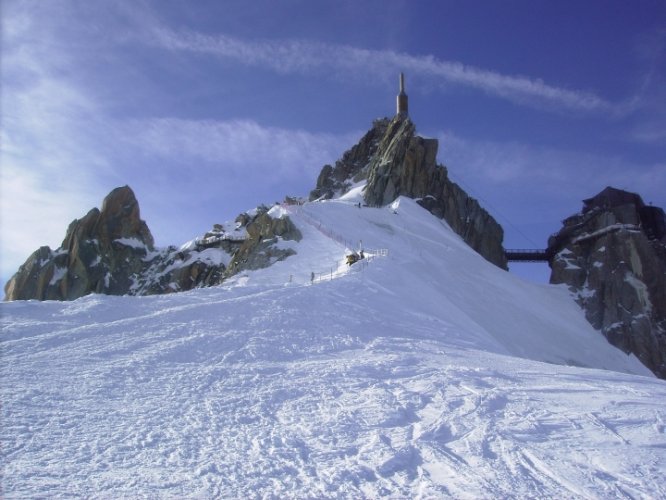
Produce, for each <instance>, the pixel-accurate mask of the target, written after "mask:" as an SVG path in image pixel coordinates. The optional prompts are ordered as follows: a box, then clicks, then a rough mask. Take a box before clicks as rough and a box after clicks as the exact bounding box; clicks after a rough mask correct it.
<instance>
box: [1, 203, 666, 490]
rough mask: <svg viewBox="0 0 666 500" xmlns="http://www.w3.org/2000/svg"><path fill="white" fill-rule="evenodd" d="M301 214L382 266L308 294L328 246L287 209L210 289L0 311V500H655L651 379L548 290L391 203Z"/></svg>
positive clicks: (658, 450) (656, 440) (562, 294)
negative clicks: (251, 259) (285, 218)
mask: <svg viewBox="0 0 666 500" xmlns="http://www.w3.org/2000/svg"><path fill="white" fill-rule="evenodd" d="M352 201H353V200H352ZM303 210H304V211H305V212H306V213H307V214H308V215H309V216H310V217H311V218H313V219H316V220H318V221H320V222H321V223H322V224H323V225H325V226H326V227H329V228H331V229H333V230H335V232H336V233H337V234H341V235H344V236H345V238H346V239H349V240H350V241H356V240H363V245H364V246H367V247H372V248H388V249H389V254H388V256H386V257H377V258H375V259H374V260H373V261H372V262H370V263H369V265H367V266H366V267H365V268H364V269H363V270H362V271H358V272H354V269H355V267H356V265H354V266H352V267H351V268H348V267H346V268H345V267H343V268H342V269H344V270H345V272H341V273H339V274H338V275H337V277H336V278H334V279H333V280H331V281H326V282H321V283H316V284H311V283H310V281H309V275H310V272H311V270H316V269H317V268H318V267H317V266H319V265H320V264H321V262H323V261H326V262H327V261H328V260H332V261H334V262H337V261H341V260H342V259H343V258H344V254H345V252H346V250H347V249H346V248H344V247H343V246H342V245H340V244H339V243H338V242H336V241H332V240H331V239H330V238H327V237H326V236H325V235H324V234H322V233H321V232H320V231H317V230H316V229H315V228H314V227H313V226H312V225H311V224H308V223H306V222H305V221H303V220H301V219H299V217H298V215H297V214H296V215H292V219H293V221H294V223H295V224H296V225H297V226H298V227H299V229H300V230H301V232H302V233H303V236H304V238H303V240H302V241H301V242H300V243H299V244H298V245H297V246H296V247H295V248H296V250H297V252H298V255H296V256H293V257H290V258H288V259H286V260H285V261H282V262H278V263H276V264H275V265H274V266H272V267H271V268H268V269H265V270H261V271H255V272H252V273H247V274H245V275H243V276H239V277H238V278H237V279H236V280H234V281H232V282H230V283H229V284H227V285H226V286H221V287H215V288H209V289H200V290H194V291H191V292H185V293H181V294H174V295H165V296H154V297H104V296H88V297H84V298H82V299H79V300H77V301H73V302H69V303H55V302H45V303H38V302H13V303H5V304H2V305H1V306H0V307H1V309H0V311H1V312H2V318H1V321H2V323H1V325H2V331H1V333H0V348H1V349H2V350H1V358H2V364H1V368H0V398H1V400H2V402H3V404H2V426H0V444H1V448H0V464H1V466H2V494H3V496H5V497H7V498H24V497H41V496H49V497H91V496H94V497H98V496H103V497H108V496H112V497H132V498H141V497H150V498H155V497H159V498H174V497H187V498H191V497H224V498H304V497H309V498H312V497H315V498H333V497H335V498H340V497H342V498H359V497H361V498H375V497H379V496H389V497H394V498H401V497H416V498H432V497H455V498H480V497H481V498H489V497H493V498H495V497H500V498H501V497H518V498H527V497H529V498H533V497H564V498H572V497H576V498H578V497H583V498H616V497H627V496H629V497H634V498H660V497H662V498H663V497H666V486H665V485H666V403H665V402H666V384H665V383H664V382H663V381H660V380H657V379H655V378H654V377H651V376H647V375H649V373H648V372H647V370H646V369H644V368H643V367H642V365H640V363H639V362H638V361H637V360H636V359H635V358H633V357H628V356H626V355H624V354H623V353H621V352H620V351H618V350H616V349H614V348H613V347H612V346H610V345H609V344H607V343H606V341H605V340H604V339H603V337H601V335H600V334H599V333H598V332H596V331H594V330H592V329H591V327H590V326H589V324H588V323H587V322H586V321H585V319H584V317H583V315H582V312H581V311H580V310H579V309H578V308H577V306H576V305H575V304H574V303H573V301H572V300H571V298H570V297H569V295H568V293H567V292H566V290H564V289H562V288H557V287H548V286H538V285H533V284H530V283H525V282H522V281H520V280H519V279H517V278H515V277H513V276H511V275H509V274H508V273H506V272H504V271H501V270H499V269H496V268H495V267H493V266H492V265H490V264H488V263H487V262H485V261H484V260H483V259H482V258H481V257H479V256H478V255H476V254H475V253H473V252H472V251H471V250H469V249H468V248H467V247H466V245H464V243H462V242H461V241H460V239H459V238H458V237H457V236H456V235H454V234H453V233H451V231H450V229H448V227H447V226H446V225H445V224H443V223H441V221H439V220H437V219H435V218H433V217H431V216H430V215H429V214H427V212H425V211H423V210H421V209H420V207H418V206H417V205H416V204H414V203H413V202H412V201H411V200H400V201H399V203H398V204H396V206H395V207H393V208H392V209H369V208H363V209H358V208H356V207H354V206H353V204H351V202H350V203H345V202H344V201H343V202H328V203H313V204H306V205H305V206H304V207H303ZM394 210H395V211H396V212H397V213H393V212H394ZM297 277H298V278H297ZM301 277H302V278H301ZM266 283H268V284H266ZM565 365H574V366H565ZM583 366H587V367H592V368H583ZM601 368H605V370H602V369H601ZM621 372H625V373H621Z"/></svg>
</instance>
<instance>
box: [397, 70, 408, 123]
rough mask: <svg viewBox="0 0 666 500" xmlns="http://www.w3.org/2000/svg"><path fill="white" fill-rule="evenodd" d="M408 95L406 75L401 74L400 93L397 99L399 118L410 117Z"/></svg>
mask: <svg viewBox="0 0 666 500" xmlns="http://www.w3.org/2000/svg"><path fill="white" fill-rule="evenodd" d="M407 111H408V106H407V94H405V75H404V73H400V93H399V94H398V97H397V106H396V114H397V115H398V116H408V112H407Z"/></svg>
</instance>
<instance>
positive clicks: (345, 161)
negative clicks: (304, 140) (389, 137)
mask: <svg viewBox="0 0 666 500" xmlns="http://www.w3.org/2000/svg"><path fill="white" fill-rule="evenodd" d="M389 123H390V122H389V119H388V118H381V119H378V120H375V121H374V122H373V124H372V128H371V129H370V130H369V131H368V132H367V133H366V134H365V135H364V136H363V137H362V138H361V140H360V141H359V142H358V144H356V145H354V146H353V147H352V148H351V149H350V150H348V151H345V153H344V154H343V155H342V158H340V159H339V160H338V161H336V162H335V167H332V166H331V165H324V167H323V168H322V169H321V172H320V173H319V177H318V178H317V184H316V187H315V188H314V189H313V190H312V191H311V192H310V201H314V200H318V199H323V200H327V199H330V198H333V197H334V196H336V195H337V196H339V195H341V194H344V193H346V192H347V190H349V188H350V187H351V186H352V183H353V182H359V181H362V180H363V179H365V177H366V175H367V172H368V168H367V167H368V165H369V163H370V160H371V159H372V158H373V157H374V156H375V154H376V153H377V148H378V147H379V143H380V141H381V140H382V138H383V137H384V135H385V134H386V129H387V128H388V126H389Z"/></svg>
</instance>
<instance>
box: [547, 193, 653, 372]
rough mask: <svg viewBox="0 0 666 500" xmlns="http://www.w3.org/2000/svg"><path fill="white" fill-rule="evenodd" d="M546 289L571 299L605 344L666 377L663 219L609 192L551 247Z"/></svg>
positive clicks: (586, 204) (588, 203)
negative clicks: (561, 289)
mask: <svg viewBox="0 0 666 500" xmlns="http://www.w3.org/2000/svg"><path fill="white" fill-rule="evenodd" d="M548 245H549V250H548V251H549V253H550V254H551V255H553V257H552V259H551V262H550V266H551V269H552V274H551V279H550V281H551V283H555V284H558V283H564V284H566V285H567V286H568V287H569V289H570V290H571V291H572V292H573V293H574V294H575V297H576V300H577V302H578V303H579V304H580V305H581V306H582V307H583V309H584V310H585V314H586V317H587V319H588V321H590V323H591V324H592V325H593V326H594V327H595V328H598V329H600V330H601V332H602V333H603V334H604V335H605V336H606V338H607V339H608V340H609V342H610V343H611V344H613V345H615V346H616V347H619V348H620V349H622V350H624V351H625V352H627V353H633V354H635V355H636V356H637V357H638V358H639V359H640V360H641V361H642V362H643V363H644V364H645V365H646V366H647V367H648V368H650V369H651V370H652V371H653V372H654V373H655V374H657V375H658V376H660V377H661V378H666V215H665V214H664V211H663V210H662V209H661V208H659V207H652V206H648V205H645V203H644V202H643V200H642V199H641V197H640V196H639V195H638V194H635V193H630V192H627V191H622V190H619V189H615V188H612V187H608V188H606V189H604V190H603V191H601V192H600V193H599V194H597V195H596V196H594V197H592V198H588V199H586V200H584V201H583V209H582V210H581V212H580V213H578V214H575V215H572V216H570V217H568V218H567V219H565V220H564V221H563V227H562V229H561V230H560V231H559V232H558V233H557V234H555V235H553V236H552V237H551V238H550V239H549V242H548Z"/></svg>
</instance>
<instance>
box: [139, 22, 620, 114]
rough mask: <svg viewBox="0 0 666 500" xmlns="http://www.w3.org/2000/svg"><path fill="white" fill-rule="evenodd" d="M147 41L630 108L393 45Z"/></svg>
mask: <svg viewBox="0 0 666 500" xmlns="http://www.w3.org/2000/svg"><path fill="white" fill-rule="evenodd" d="M147 33H149V35H148V38H147V41H148V42H149V43H152V44H156V45H159V46H161V47H163V48H165V49H169V50H176V51H192V52H200V53H206V54H210V55H213V56H215V57H219V58H223V59H231V60H233V61H235V62H237V63H241V64H245V65H249V66H262V67H268V68H271V69H273V70H274V71H277V72H279V73H313V72H314V73H320V72H326V73H329V74H333V75H334V74H340V73H343V74H346V75H352V76H354V77H355V78H360V77H362V76H365V75H372V77H373V78H375V79H377V78H383V79H386V78H394V77H395V74H396V72H397V71H401V70H404V71H406V72H409V73H410V74H411V75H414V76H421V77H425V78H434V79H435V80H436V81H439V82H440V83H442V84H456V85H462V86H466V87H471V88H475V89H478V90H481V91H484V92H486V93H488V94H491V95H495V96H498V97H501V98H504V99H508V100H510V101H513V102H518V103H522V104H529V105H532V106H538V107H546V108H554V109H558V108H566V109H568V110H577V111H608V112H618V113H621V112H625V111H627V110H628V108H629V107H630V106H631V104H628V103H618V104H614V103H611V102H609V101H607V100H604V99H602V98H601V97H599V96H597V95H595V94H593V93H590V92H585V91H581V90H570V89H565V88H561V87H556V86H553V85H549V84H547V83H545V82H544V81H542V80H540V79H535V78H529V77H526V76H520V75H504V74H501V73H498V72H495V71H489V70H485V69H481V68H477V67H474V66H469V65H465V64H462V63H460V62H454V61H442V60H439V59H437V58H435V57H433V56H416V55H410V54H405V53H400V52H395V51H391V50H368V49H362V48H356V47H350V46H346V45H333V44H326V43H319V42H312V41H298V40H264V41H247V40H242V39H240V38H236V37H232V36H228V35H215V36H213V35H205V34H202V33H196V32H192V31H180V32H176V31H173V30H171V29H169V28H167V27H166V26H161V25H154V26H153V27H152V29H150V30H148V31H147Z"/></svg>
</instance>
